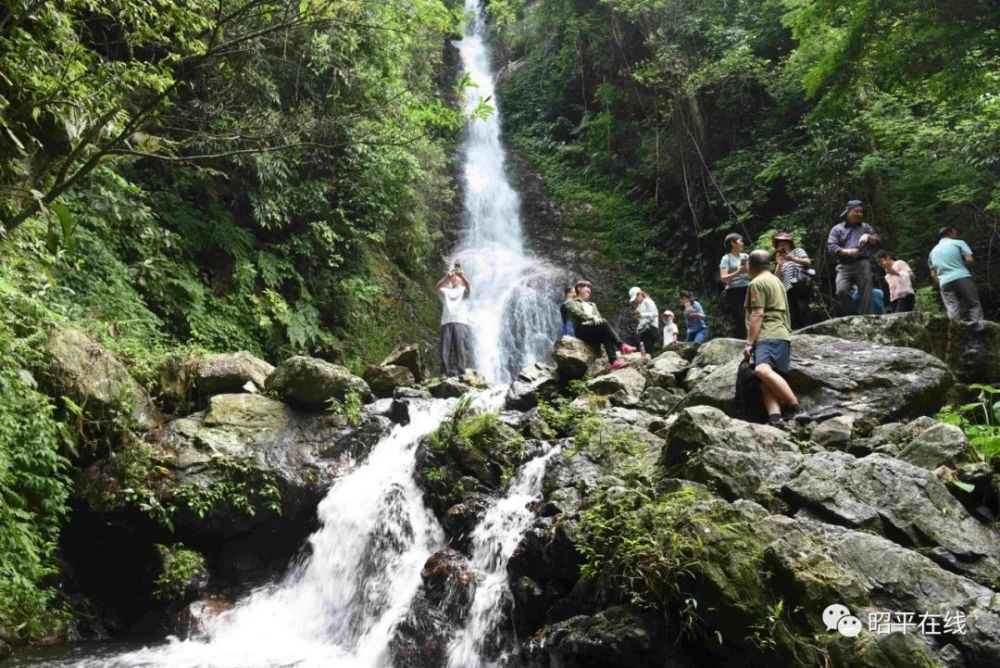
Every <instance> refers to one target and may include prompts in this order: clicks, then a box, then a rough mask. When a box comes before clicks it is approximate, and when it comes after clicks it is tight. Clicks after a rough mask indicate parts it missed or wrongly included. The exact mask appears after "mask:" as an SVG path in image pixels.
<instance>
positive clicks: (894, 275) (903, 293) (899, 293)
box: [875, 250, 917, 313]
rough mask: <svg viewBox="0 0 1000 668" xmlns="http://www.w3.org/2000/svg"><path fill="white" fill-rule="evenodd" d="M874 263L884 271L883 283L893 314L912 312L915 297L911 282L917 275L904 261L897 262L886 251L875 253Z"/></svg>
mask: <svg viewBox="0 0 1000 668" xmlns="http://www.w3.org/2000/svg"><path fill="white" fill-rule="evenodd" d="M875 262H876V263H877V264H878V266H880V267H882V269H883V271H885V282H886V283H887V284H888V285H889V304H890V305H891V306H892V312H893V313H906V312H908V311H912V310H913V305H914V303H915V300H916V297H915V295H914V294H913V282H914V281H916V280H917V275H916V274H915V273H913V270H912V269H910V265H908V264H906V262H905V261H904V260H897V259H896V258H894V257H893V256H892V253H891V252H889V251H887V250H880V251H879V252H877V253H875Z"/></svg>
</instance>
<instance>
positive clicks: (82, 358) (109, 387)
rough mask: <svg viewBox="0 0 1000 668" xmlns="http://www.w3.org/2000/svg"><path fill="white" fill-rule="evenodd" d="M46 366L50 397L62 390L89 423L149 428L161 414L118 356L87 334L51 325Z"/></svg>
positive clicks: (158, 424)
mask: <svg viewBox="0 0 1000 668" xmlns="http://www.w3.org/2000/svg"><path fill="white" fill-rule="evenodd" d="M46 352H47V353H48V362H49V368H48V369H47V370H46V373H45V374H43V375H42V380H43V385H44V386H45V389H46V391H47V392H48V393H49V394H50V395H51V396H60V395H65V396H67V397H69V398H70V399H72V400H73V401H74V402H75V403H76V404H77V405H79V406H80V407H81V408H82V409H83V415H84V417H85V418H86V419H87V420H89V421H93V422H108V421H112V422H113V421H116V420H117V421H121V422H122V423H124V424H123V426H125V427H126V428H127V427H129V426H132V425H134V426H136V427H138V428H140V429H144V430H153V429H156V428H157V427H159V426H160V425H161V424H162V423H163V416H162V415H161V414H160V411H159V410H158V409H157V408H156V407H155V406H154V405H153V402H152V400H150V398H149V395H148V394H146V391H145V390H143V389H142V387H141V386H140V385H139V383H137V382H136V381H135V380H134V379H133V378H132V376H131V375H129V372H128V369H126V368H125V365H124V364H122V363H121V362H120V361H119V360H118V358H116V357H115V356H114V355H112V354H111V353H110V352H108V351H107V350H105V349H104V347H103V346H101V345H100V344H99V343H97V341H94V340H93V339H91V338H90V337H89V336H87V335H86V334H84V333H82V332H80V331H77V330H75V329H70V328H68V327H61V326H54V327H53V328H52V330H51V331H50V332H49V337H48V340H47V341H46Z"/></svg>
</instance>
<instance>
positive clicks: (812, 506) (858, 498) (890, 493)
mask: <svg viewBox="0 0 1000 668" xmlns="http://www.w3.org/2000/svg"><path fill="white" fill-rule="evenodd" d="M781 493H782V496H783V497H784V498H785V499H786V500H787V501H788V502H789V503H791V504H792V505H794V506H796V507H802V508H805V509H807V510H810V511H812V512H813V513H816V514H817V515H818V516H820V517H823V518H825V519H828V520H829V521H832V522H836V523H837V524H841V525H844V526H847V527H851V528H856V529H865V530H869V531H875V532H877V533H880V534H882V535H883V536H885V537H886V538H889V539H890V540H893V541H894V542H897V543H900V544H901V545H904V546H907V547H909V546H913V547H914V548H916V549H918V550H920V551H921V552H924V553H926V555H927V556H928V557H930V558H931V559H933V560H934V561H936V562H938V563H940V564H941V565H942V566H944V567H945V568H948V569H949V570H953V571H955V572H958V573H962V574H965V575H966V576H968V577H969V578H971V579H974V580H976V581H977V582H980V583H982V584H984V585H986V586H991V585H992V584H994V583H996V582H997V581H1000V541H998V540H997V536H996V534H995V533H994V532H993V531H991V530H989V529H987V528H985V527H983V526H982V525H981V524H980V523H979V522H977V521H976V520H975V519H973V518H972V517H971V516H970V515H969V513H968V512H967V511H966V509H965V508H964V507H962V505H961V504H960V503H959V502H958V501H956V500H955V498H954V497H953V496H952V495H951V494H950V493H949V492H948V490H947V488H945V486H944V485H943V484H942V483H941V482H940V481H939V480H938V479H937V478H936V477H935V476H934V474H933V473H931V472H930V471H927V470H926V469H922V468H919V467H916V466H913V465H912V464H908V463H906V462H903V461H900V460H897V459H894V458H892V457H886V456H884V455H881V454H878V453H876V454H872V455H869V456H868V457H865V458H863V459H856V458H854V457H852V456H851V455H848V454H845V453H841V452H823V453H818V454H815V455H811V456H809V457H807V458H806V459H804V460H803V461H802V466H801V469H800V471H799V472H798V474H797V475H796V476H795V477H794V478H793V479H791V480H789V481H788V482H786V483H785V484H784V485H783V486H782V489H781Z"/></svg>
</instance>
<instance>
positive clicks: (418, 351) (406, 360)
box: [379, 343, 430, 383]
mask: <svg viewBox="0 0 1000 668" xmlns="http://www.w3.org/2000/svg"><path fill="white" fill-rule="evenodd" d="M379 366H401V367H405V368H407V369H409V370H410V373H412V374H413V377H414V379H416V381H417V382H418V383H422V382H423V381H425V380H427V379H428V378H430V373H429V371H428V369H427V350H426V349H423V348H422V347H421V346H419V345H417V344H413V343H411V344H407V345H403V346H399V347H398V348H396V349H395V350H393V351H392V352H391V353H389V354H388V356H386V358H385V359H384V360H382V363H381V364H379Z"/></svg>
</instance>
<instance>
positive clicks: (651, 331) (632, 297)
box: [628, 287, 660, 353]
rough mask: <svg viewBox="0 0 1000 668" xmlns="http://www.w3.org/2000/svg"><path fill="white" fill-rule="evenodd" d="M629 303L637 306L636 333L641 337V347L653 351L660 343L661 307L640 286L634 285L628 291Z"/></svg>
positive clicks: (646, 350) (645, 350)
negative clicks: (658, 324)
mask: <svg viewBox="0 0 1000 668" xmlns="http://www.w3.org/2000/svg"><path fill="white" fill-rule="evenodd" d="M628 301H629V304H630V305H632V306H633V307H634V308H635V319H636V321H637V323H638V324H637V325H636V330H635V331H636V335H637V336H638V337H639V344H640V348H641V349H643V351H644V352H647V353H649V352H652V351H653V348H654V347H655V346H656V344H657V343H658V339H659V338H660V337H659V328H658V327H657V320H658V319H659V309H657V308H656V302H654V301H653V300H652V299H651V298H650V296H649V295H648V294H646V292H645V291H644V290H643V289H642V288H640V287H633V288H631V289H630V290H629V291H628Z"/></svg>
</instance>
